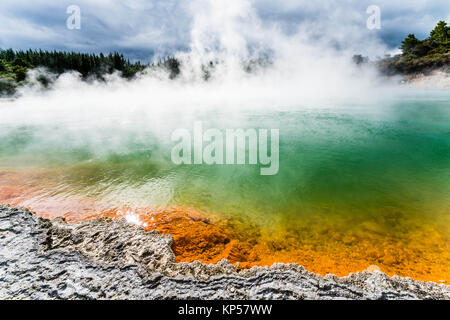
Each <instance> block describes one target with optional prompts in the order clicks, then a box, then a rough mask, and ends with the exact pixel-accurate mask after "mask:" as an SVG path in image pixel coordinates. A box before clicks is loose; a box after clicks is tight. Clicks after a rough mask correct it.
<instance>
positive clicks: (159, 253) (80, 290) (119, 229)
mask: <svg viewBox="0 0 450 320" xmlns="http://www.w3.org/2000/svg"><path fill="white" fill-rule="evenodd" d="M171 246H172V237H171V236H168V235H161V234H158V233H157V232H145V231H144V229H143V228H141V227H138V226H134V225H130V224H128V223H127V222H126V221H125V220H116V221H112V220H110V219H97V220H91V221H86V222H81V223H76V224H67V223H66V222H65V221H64V220H63V219H55V220H52V221H49V220H45V219H42V218H39V217H37V216H35V215H34V214H32V213H31V212H29V211H27V210H25V209H17V208H10V207H1V206H0V299H174V298H175V299H187V298H190V299H450V287H449V286H446V285H444V284H437V283H433V282H427V283H425V282H421V281H414V280H412V279H410V278H400V277H396V276H394V277H392V278H391V277H389V276H387V275H386V274H384V273H382V272H373V273H371V272H367V271H365V272H362V273H356V274H350V275H349V276H348V277H343V278H339V277H336V276H334V275H328V276H326V277H321V276H319V275H316V274H314V273H311V272H308V271H307V270H305V269H304V268H303V267H302V266H299V265H297V264H274V265H273V266H271V267H268V268H267V267H266V268H262V267H253V268H251V269H249V270H240V268H238V267H236V266H233V265H232V264H230V263H228V261H227V260H222V261H220V262H219V263H218V264H216V265H213V264H210V265H206V264H202V263H200V262H198V261H196V262H193V263H176V262H175V256H174V254H173V252H172V249H171ZM372 269H374V268H372ZM237 271H239V273H238V272H237Z"/></svg>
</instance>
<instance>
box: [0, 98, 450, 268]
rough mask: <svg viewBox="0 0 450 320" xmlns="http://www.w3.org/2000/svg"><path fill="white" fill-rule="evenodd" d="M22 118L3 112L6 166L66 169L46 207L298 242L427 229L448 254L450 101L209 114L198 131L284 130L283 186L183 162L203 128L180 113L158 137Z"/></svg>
mask: <svg viewBox="0 0 450 320" xmlns="http://www.w3.org/2000/svg"><path fill="white" fill-rule="evenodd" d="M13 108H14V104H13V103H4V104H2V105H1V108H0V112H2V111H1V110H3V111H6V110H7V111H8V116H7V117H5V118H3V119H2V120H0V168H1V169H2V170H12V169H17V168H52V169H55V168H57V169H58V170H56V171H52V177H51V181H52V183H50V184H43V185H42V188H41V190H42V195H43V197H45V196H49V195H50V196H52V197H54V196H56V195H57V197H58V199H62V198H64V197H67V198H70V197H73V196H82V197H86V198H90V199H100V200H101V201H104V202H107V203H111V204H112V205H115V206H130V207H133V206H134V207H148V206H162V207H164V206H174V205H175V206H188V207H194V208H197V209H199V210H201V211H202V212H204V213H205V214H207V215H208V214H210V215H211V216H213V215H214V216H217V215H218V216H219V217H223V218H224V219H233V218H235V219H239V220H240V221H244V223H245V224H248V225H253V226H255V227H256V228H261V230H265V231H264V232H266V233H267V234H270V233H272V232H278V233H281V235H282V234H283V232H286V233H292V232H293V233H294V234H295V232H296V230H305V228H306V229H307V228H308V225H310V226H311V228H314V227H317V226H312V225H313V224H324V223H327V224H329V225H332V226H334V227H335V228H336V229H338V230H341V231H343V232H345V231H346V230H351V229H353V228H358V226H360V225H361V223H364V222H367V221H371V222H374V223H375V224H376V225H377V228H378V229H377V230H378V231H376V232H381V233H382V235H381V236H382V237H383V235H386V236H389V237H391V238H392V237H394V238H395V237H396V234H398V237H397V238H398V239H400V240H399V241H403V242H404V243H407V242H408V241H410V237H405V236H404V235H405V234H408V232H409V231H408V230H409V228H415V229H417V228H418V229H420V228H421V225H426V226H427V227H431V228H432V230H434V231H435V232H437V234H438V235H439V239H440V240H439V241H441V242H443V244H442V245H443V247H441V248H440V249H439V250H446V249H445V248H448V242H447V241H448V239H449V230H450V92H448V91H426V92H411V91H407V92H403V93H402V94H398V95H393V96H390V97H389V98H385V99H383V98H380V99H378V100H377V101H376V102H374V103H367V102H366V103H359V104H358V103H353V104H346V105H333V103H327V104H323V105H307V104H305V105H298V106H293V107H292V106H287V107H285V106H279V107H277V108H273V109H262V110H257V109H252V110H245V109H243V110H242V111H241V112H237V113H236V112H234V113H233V115H230V114H229V113H227V110H220V109H214V112H212V111H211V112H203V113H201V114H198V117H196V118H195V121H202V123H203V125H204V127H206V128H217V129H220V130H225V129H227V128H244V129H248V128H255V129H258V128H267V129H271V128H275V129H279V132H280V149H279V172H278V174H276V175H274V176H262V175H260V174H259V169H260V167H259V166H258V165H205V164H203V165H180V166H177V165H175V164H173V163H172V161H171V158H170V152H171V148H172V147H173V145H174V143H173V142H172V141H171V140H170V133H171V132H172V131H173V130H175V129H177V128H180V127H181V128H187V129H192V126H193V122H192V121H187V120H186V119H180V118H179V117H178V116H177V115H176V113H175V114H172V115H171V116H170V117H167V118H166V119H164V120H163V121H162V122H159V123H158V125H159V126H160V127H156V128H155V126H154V125H149V126H146V125H145V123H146V122H145V121H146V120H147V119H146V118H145V117H143V118H140V119H139V121H137V123H135V124H134V123H133V121H134V120H135V119H136V118H135V117H134V116H133V117H131V118H130V119H129V120H130V121H125V122H123V121H124V120H127V119H126V116H125V118H120V117H119V118H112V119H108V120H107V121H101V120H98V119H97V120H96V121H93V123H95V125H92V123H90V124H89V123H88V124H86V123H85V122H83V121H85V120H84V119H85V118H81V119H82V120H79V121H78V120H73V119H72V118H71V117H70V113H62V114H60V115H59V116H58V117H57V118H54V117H53V115H50V114H49V115H48V117H49V119H50V120H49V121H48V122H46V121H45V119H46V116H47V115H46V113H45V112H44V113H39V110H31V111H30V112H31V113H33V112H35V113H36V114H37V115H39V116H40V117H41V118H42V119H44V121H41V122H37V123H30V124H27V123H26V122H19V123H15V122H11V119H13V117H12V116H11V115H12V114H14V109H13ZM71 112H76V111H75V110H71ZM5 114H6V113H5ZM104 116H105V117H107V116H108V115H107V114H105V115H104ZM77 121H78V122H77ZM124 123H125V124H124ZM55 172H57V173H56V174H55ZM1 179H2V178H1V176H0V180H1ZM280 230H281V231H280ZM380 230H381V231H380ZM415 231H417V230H414V232H415ZM297 236H298V237H300V235H298V234H297ZM446 246H447V247H446ZM444 267H445V266H444Z"/></svg>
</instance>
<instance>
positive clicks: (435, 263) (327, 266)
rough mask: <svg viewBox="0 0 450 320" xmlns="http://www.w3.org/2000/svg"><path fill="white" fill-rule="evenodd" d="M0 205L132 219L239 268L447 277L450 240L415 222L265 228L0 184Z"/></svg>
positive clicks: (180, 258) (206, 257) (183, 254)
mask: <svg viewBox="0 0 450 320" xmlns="http://www.w3.org/2000/svg"><path fill="white" fill-rule="evenodd" d="M28 191H29V190H28ZM0 203H8V204H10V205H12V206H24V207H27V208H29V209H30V210H32V211H35V212H36V214H37V215H39V216H42V217H45V218H54V217H56V216H64V217H65V218H66V220H67V221H68V222H69V223H72V222H78V221H83V220H88V219H94V218H98V217H110V218H113V219H118V218H122V217H125V216H126V217H128V218H129V219H130V217H131V219H130V221H137V222H139V223H140V224H142V225H143V226H144V227H145V229H146V230H148V231H151V230H154V229H157V230H158V231H159V232H160V233H162V234H169V235H172V236H173V239H174V242H173V246H172V249H173V251H174V253H175V256H176V261H177V262H192V261H195V260H198V261H201V262H203V263H217V262H219V261H220V260H221V259H223V258H225V259H227V260H228V261H229V262H230V263H233V264H236V267H237V268H251V267H252V266H270V265H272V264H273V263H276V262H283V263H298V264H300V265H302V266H304V267H305V268H306V269H307V270H309V271H312V272H314V273H318V274H321V275H326V274H329V273H331V274H335V275H337V276H340V277H341V276H347V275H348V274H349V273H351V272H358V271H363V270H366V269H367V268H369V267H370V268H372V269H377V267H378V268H379V269H380V270H381V271H383V272H385V273H387V274H388V275H390V276H392V275H399V276H402V277H411V278H413V279H415V280H422V281H434V282H438V283H448V281H449V280H450V247H449V244H448V239H446V238H443V236H442V234H440V233H439V232H436V230H434V229H432V228H428V227H427V226H424V227H423V228H415V229H416V230H414V231H413V232H412V233H411V232H410V233H409V237H408V238H407V239H405V238H402V239H399V238H398V237H397V236H396V235H395V234H393V235H391V236H390V235H386V234H382V233H381V232H379V230H377V226H376V225H375V224H371V223H365V224H363V225H361V226H359V228H356V229H355V230H347V231H345V232H343V231H342V230H340V229H339V228H334V226H333V224H332V223H327V222H326V221H320V222H319V223H317V221H315V223H313V222H311V221H309V222H308V221H305V224H304V225H303V226H295V227H292V228H288V227H285V228H281V229H278V230H270V232H267V231H265V230H264V229H261V228H258V226H254V225H248V222H246V221H242V220H239V219H224V218H223V217H219V216H218V217H210V218H208V217H206V216H205V215H204V214H202V213H201V212H199V211H198V210H196V209H194V208H186V207H170V208H164V209H155V208H105V207H101V206H100V205H99V204H98V203H97V202H96V201H94V200H90V199H85V198H80V199H70V200H67V199H65V200H61V199H53V198H51V197H50V198H48V199H42V198H40V199H39V201H37V200H36V199H34V198H33V197H32V196H30V193H28V192H27V187H23V186H17V185H16V186H11V185H8V186H6V185H2V184H1V183H0ZM238 263H239V264H238ZM374 266H376V267H374Z"/></svg>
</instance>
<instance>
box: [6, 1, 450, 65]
mask: <svg viewBox="0 0 450 320" xmlns="http://www.w3.org/2000/svg"><path fill="white" fill-rule="evenodd" d="M211 1H215V3H218V2H223V5H222V7H220V6H219V7H217V6H216V5H211ZM238 2H239V4H237V3H238ZM242 2H246V3H247V6H243V5H242ZM70 5H77V6H79V8H80V9H81V29H79V30H69V29H68V28H67V26H66V21H67V18H68V17H69V14H67V12H66V11H67V8H68V7H69V6H70ZM370 5H377V6H379V7H380V9H381V29H379V30H368V29H367V27H366V21H367V19H368V17H369V14H367V13H366V9H367V8H368V7H369V6H370ZM207 6H211V8H210V10H215V11H216V12H212V13H214V14H221V12H222V11H226V12H228V13H229V15H228V16H226V17H225V19H227V17H233V15H236V14H238V15H239V13H236V12H233V10H232V9H229V8H233V6H234V8H236V10H238V11H239V10H241V11H248V12H244V13H242V15H241V16H240V17H241V18H243V19H246V15H247V14H251V15H254V16H256V17H257V20H258V22H259V23H260V24H261V25H263V26H264V25H270V26H277V28H279V30H282V32H284V33H286V34H289V33H295V32H298V30H299V26H302V27H303V28H305V27H307V28H308V29H309V30H310V31H311V32H314V33H315V34H316V35H317V36H318V37H323V36H326V37H332V38H334V39H335V40H336V41H337V43H338V45H344V46H345V45H348V41H347V42H346V41H345V40H346V39H352V35H354V34H355V33H358V34H361V35H364V37H367V38H370V39H374V41H375V40H376V41H379V43H382V44H383V45H385V46H386V48H388V49H395V48H396V47H397V46H398V44H399V42H400V41H401V40H402V38H404V37H405V36H406V35H407V34H408V33H415V34H416V35H417V36H418V37H421V38H423V37H426V36H427V35H428V33H429V31H430V29H432V28H433V26H434V25H435V24H436V22H437V21H438V20H447V21H450V1H449V0H408V1H404V0H380V1H376V0H315V1H311V0H277V1H274V0H253V1H252V0H227V1H225V0H190V1H188V0H121V1H119V0H34V1H29V0H2V5H1V7H0V47H1V48H14V49H28V48H42V49H58V50H61V49H62V50H75V51H85V52H100V51H103V52H108V51H112V50H119V51H121V52H123V53H125V54H126V55H128V56H129V57H131V58H138V59H139V58H141V59H146V58H148V57H149V56H151V55H152V53H154V52H159V53H162V54H165V53H171V52H173V51H177V50H184V49H187V48H189V45H190V42H191V37H192V24H193V21H194V19H195V16H196V14H197V12H198V11H199V10H200V11H201V10H202V8H203V7H207ZM217 11H219V12H217ZM230 12H231V13H230ZM254 21H255V20H252V23H254ZM220 23H223V20H221V22H220Z"/></svg>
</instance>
